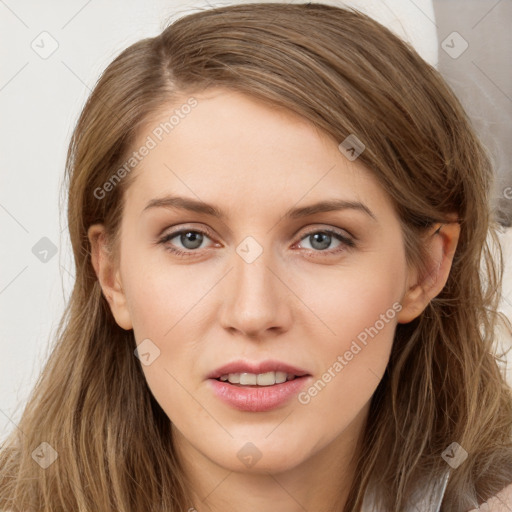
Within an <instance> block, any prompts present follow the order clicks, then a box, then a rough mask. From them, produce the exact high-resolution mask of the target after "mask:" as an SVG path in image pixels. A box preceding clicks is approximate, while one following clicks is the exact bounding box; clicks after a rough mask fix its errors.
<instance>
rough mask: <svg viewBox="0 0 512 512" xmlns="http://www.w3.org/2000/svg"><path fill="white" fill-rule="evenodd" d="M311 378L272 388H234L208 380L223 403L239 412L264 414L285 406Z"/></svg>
mask: <svg viewBox="0 0 512 512" xmlns="http://www.w3.org/2000/svg"><path fill="white" fill-rule="evenodd" d="M310 378H311V376H309V375H308V376H303V377H295V379H292V380H287V381H286V382H283V383H281V384H274V385H273V386H261V387H257V388H256V387H249V386H234V385H233V384H230V383H229V382H223V381H219V380H217V379H208V380H209V382H210V384H211V386H212V388H213V392H214V393H215V394H216V395H217V397H218V398H220V399H221V400H222V401H223V402H225V403H226V404H228V405H231V406H232V407H235V408H236V409H239V410H240V411H248V412H264V411H270V410H272V409H275V408H276V407H279V406H280V405H283V404H285V403H286V402H288V401H289V400H290V398H291V397H292V396H294V395H297V394H298V393H299V391H300V390H301V388H303V387H304V386H305V385H306V383H307V381H308V380H309V379H310Z"/></svg>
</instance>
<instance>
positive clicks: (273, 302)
mask: <svg viewBox="0 0 512 512" xmlns="http://www.w3.org/2000/svg"><path fill="white" fill-rule="evenodd" d="M233 266H234V268H233V269H232V270H231V272H229V275H228V276H227V279H226V280H225V283H224V289H223V293H224V297H225V299H224V301H223V304H222V306H221V311H220V322H221V325H222V327H223V328H224V329H227V330H229V331H231V333H238V334H242V335H244V336H246V337H251V338H258V339H260V338H261V339H262V338H264V337H268V336H269V335H276V334H279V333H282V332H285V331H287V330H288V329H289V328H290V325H291V319H292V306H293V304H292V303H291V301H292V300H293V293H292V291H290V288H289V287H288V286H289V285H288V286H287V280H289V277H288V276H287V275H286V272H285V271H284V270H283V268H282V267H278V266H277V264H276V260H275V258H274V259H273V258H271V257H270V251H269V250H264V251H263V252H262V254H261V255H260V256H259V257H258V258H256V259H255V260H254V261H252V262H248V261H246V260H245V259H244V258H243V257H241V256H240V255H239V254H238V253H236V252H235V253H234V255H233Z"/></svg>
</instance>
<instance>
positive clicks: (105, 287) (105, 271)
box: [87, 224, 133, 330]
mask: <svg viewBox="0 0 512 512" xmlns="http://www.w3.org/2000/svg"><path fill="white" fill-rule="evenodd" d="M87 236H88V238H89V242H90V244H91V261H92V265H93V267H94V271H95V272H96V276H97V277H98V281H99V283H100V286H101V289H102V291H103V295H104V297H105V298H106V299H107V302H108V303H109V305H110V310H111V311H112V315H113V316H114V318H115V320H116V322H117V324H118V325H119V327H122V328H123V329H126V330H129V329H132V328H133V326H132V322H131V318H130V314H129V311H128V307H127V301H126V296H125V293H124V290H123V286H122V282H121V273H120V271H119V269H118V268H117V265H116V264H115V262H114V261H113V257H112V254H111V253H110V251H109V250H108V246H107V244H106V236H105V228H104V226H103V224H93V225H92V226H90V227H89V229H88V230H87Z"/></svg>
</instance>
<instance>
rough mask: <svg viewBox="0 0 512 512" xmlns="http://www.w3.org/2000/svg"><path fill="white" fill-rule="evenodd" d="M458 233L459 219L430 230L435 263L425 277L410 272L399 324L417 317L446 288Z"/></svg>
mask: <svg viewBox="0 0 512 512" xmlns="http://www.w3.org/2000/svg"><path fill="white" fill-rule="evenodd" d="M459 234H460V224H459V223H458V222H456V221H454V222H450V223H447V224H436V225H435V226H434V227H433V228H432V229H431V230H430V231H429V232H428V234H427V244H428V252H429V255H430V261H431V262H432V265H431V267H430V269H429V271H428V272H427V275H426V276H423V277H422V278H421V277H419V276H418V272H417V270H416V269H414V270H411V271H410V272H409V276H408V279H407V283H408V284H407V290H406V292H405V295H404V297H403V300H402V309H401V311H400V313H399V314H398V317H397V320H398V323H402V324H406V323H409V322H410V321H412V320H414V319H415V318H416V317H417V316H419V315H420V314H421V313H422V311H423V310H424V309H425V308H426V307H427V305H428V303H429V302H430V301H431V300H432V299H433V298H434V297H436V296H437V295H438V294H439V293H440V292H441V290H442V289H443V288H444V285H445V284H446V281H447V280H448V275H449V274H450V269H451V267H452V262H453V256H454V254H455V249H456V248H457V243H458V241H459ZM410 283H412V284H410Z"/></svg>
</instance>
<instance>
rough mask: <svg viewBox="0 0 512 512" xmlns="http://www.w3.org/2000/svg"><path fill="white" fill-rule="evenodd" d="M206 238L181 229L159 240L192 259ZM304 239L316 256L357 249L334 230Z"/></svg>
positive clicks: (205, 233)
mask: <svg viewBox="0 0 512 512" xmlns="http://www.w3.org/2000/svg"><path fill="white" fill-rule="evenodd" d="M175 238H177V239H178V241H179V243H180V244H182V246H183V247H184V249H186V250H182V249H180V248H179V247H178V248H177V247H175V244H174V243H173V244H169V242H170V241H171V240H174V239H175ZM205 238H210V239H211V236H210V233H209V232H208V231H203V230H200V229H180V230H178V231H174V232H172V233H168V234H166V235H164V237H163V238H161V239H160V240H159V243H161V244H163V245H165V249H166V250H167V251H169V252H171V253H173V254H175V255H176V256H180V257H190V256H195V255H194V253H195V252H199V251H197V250H196V249H199V248H201V246H202V244H203V242H204V241H205ZM304 239H308V240H309V241H310V242H309V243H310V246H311V249H308V252H310V253H312V254H313V255H314V256H317V255H319V256H323V255H333V254H337V253H339V252H342V251H343V250H346V249H347V248H348V249H351V248H355V247H356V243H355V241H354V239H352V238H349V237H348V236H345V235H343V234H342V233H340V232H338V231H334V230H332V229H323V230H318V229H317V230H314V231H310V232H309V233H306V234H305V235H303V236H302V238H300V239H299V240H300V241H302V240H304ZM333 239H334V240H337V241H338V242H340V243H339V244H338V246H337V247H336V248H334V249H328V247H329V246H330V245H331V243H332V242H333ZM202 248H204V247H202Z"/></svg>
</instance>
